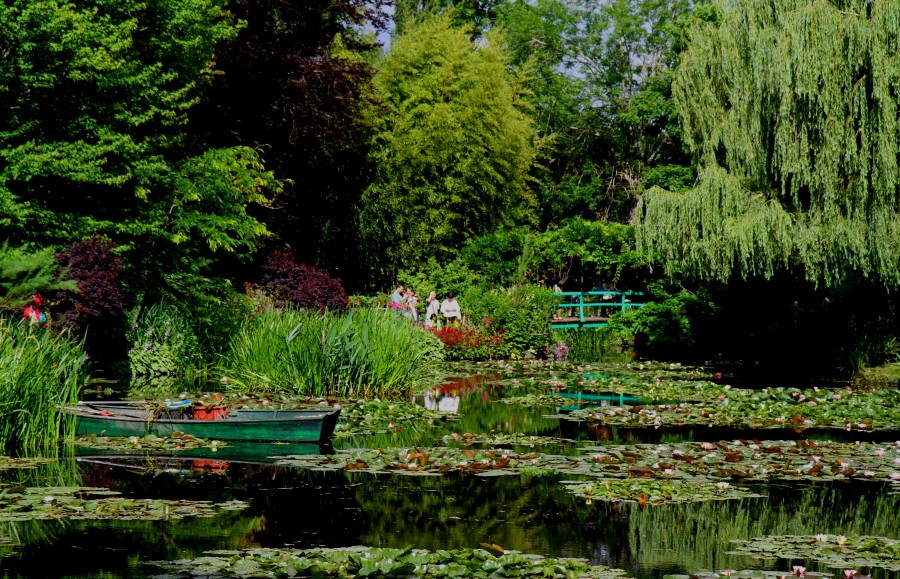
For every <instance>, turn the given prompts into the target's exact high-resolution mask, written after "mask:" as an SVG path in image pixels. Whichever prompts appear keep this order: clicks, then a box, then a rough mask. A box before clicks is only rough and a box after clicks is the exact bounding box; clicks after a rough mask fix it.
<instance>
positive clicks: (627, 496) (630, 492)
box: [563, 478, 763, 506]
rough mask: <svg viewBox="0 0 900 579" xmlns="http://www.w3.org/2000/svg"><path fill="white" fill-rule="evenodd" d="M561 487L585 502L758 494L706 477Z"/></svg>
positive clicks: (605, 481)
mask: <svg viewBox="0 0 900 579" xmlns="http://www.w3.org/2000/svg"><path fill="white" fill-rule="evenodd" d="M563 486H564V487H565V488H566V490H567V491H568V492H570V493H572V494H574V495H575V496H577V497H579V498H582V499H584V501H585V503H587V504H591V502H593V501H595V500H596V501H607V502H610V501H612V502H628V503H638V504H640V505H642V506H643V505H662V504H666V503H695V502H700V501H725V500H732V499H742V498H748V497H761V496H763V495H760V494H758V493H755V492H752V491H750V490H748V489H745V488H741V487H737V486H733V485H731V484H729V483H727V482H718V483H714V482H711V481H708V480H702V479H700V480H668V481H667V480H659V479H636V478H630V479H601V480H592V481H564V482H563Z"/></svg>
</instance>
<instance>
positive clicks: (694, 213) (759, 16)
mask: <svg viewBox="0 0 900 579" xmlns="http://www.w3.org/2000/svg"><path fill="white" fill-rule="evenodd" d="M719 9H720V18H719V19H718V22H717V23H700V24H698V25H697V26H696V27H695V28H694V29H693V30H692V32H691V38H690V43H689V47H688V49H687V50H686V51H685V53H684V54H683V56H682V62H681V64H680V66H679V68H678V71H677V78H676V82H675V84H674V88H673V91H674V98H675V101H676V106H677V108H678V111H679V113H680V115H681V117H682V119H683V123H684V129H685V139H686V142H687V144H688V146H689V147H690V149H691V151H692V153H693V154H694V156H695V161H696V163H697V164H698V167H699V172H698V180H697V183H696V186H695V187H694V189H693V190H691V191H689V192H687V193H683V194H675V193H672V192H668V191H664V190H660V189H653V190H650V191H648V192H647V194H646V195H645V196H644V198H643V200H642V201H641V203H640V205H639V206H638V212H637V225H638V227H637V242H638V247H639V249H640V250H641V251H642V252H644V253H647V254H652V255H655V256H656V257H657V258H658V259H659V261H661V262H662V263H664V264H666V267H667V268H669V270H670V272H671V271H672V270H674V269H675V268H678V269H680V270H681V271H683V272H687V273H689V274H693V275H696V276H697V277H700V278H702V279H714V280H727V279H729V278H732V277H733V276H743V277H745V278H747V277H752V276H763V277H766V278H770V277H772V276H773V275H774V274H775V273H776V272H777V271H779V270H789V271H793V272H795V273H797V274H799V275H801V276H805V277H806V279H808V280H810V281H812V282H814V283H816V284H824V285H828V286H832V285H836V284H839V283H841V282H842V281H845V280H847V279H849V278H850V277H851V276H854V277H855V276H860V277H864V278H867V279H869V280H871V281H874V282H876V283H879V284H883V285H884V286H887V287H894V286H897V285H900V214H898V211H900V177H898V146H900V143H898V141H900V124H898V99H900V3H898V2H897V0H778V1H777V2H773V1H771V0H722V1H721V2H720V4H719Z"/></svg>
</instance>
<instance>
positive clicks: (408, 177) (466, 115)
mask: <svg viewBox="0 0 900 579" xmlns="http://www.w3.org/2000/svg"><path fill="white" fill-rule="evenodd" d="M508 67H509V59H508V57H507V54H506V51H505V49H504V46H503V38H502V36H500V35H497V34H490V35H488V36H487V37H486V38H485V39H484V40H483V41H482V42H480V43H478V44H477V45H473V43H472V41H471V40H470V39H469V37H468V35H467V33H466V31H465V30H463V29H459V28H453V27H452V26H451V23H450V20H449V18H448V17H446V16H440V17H433V18H429V19H426V20H425V21H424V22H422V23H421V24H418V25H416V26H415V27H413V28H412V29H410V30H409V32H407V33H406V34H404V35H403V36H401V37H399V38H396V39H394V41H393V43H392V46H391V50H390V52H389V53H388V54H387V56H386V57H385V59H384V62H383V63H381V64H380V66H379V70H378V74H377V75H376V77H375V79H374V82H373V85H374V86H373V88H374V91H375V95H376V96H377V98H378V99H379V107H378V108H375V109H373V116H374V118H373V123H374V124H375V137H374V143H373V147H372V153H371V159H372V161H373V162H374V163H375V175H374V178H373V181H372V183H371V184H370V185H369V187H368V188H367V190H366V192H365V194H364V195H363V198H362V202H361V207H360V217H359V223H360V228H361V232H362V233H363V235H364V236H365V239H366V240H367V243H366V247H367V248H371V250H372V252H371V253H372V254H374V255H370V258H371V257H375V258H378V257H381V258H386V259H387V264H389V265H390V266H394V267H396V265H399V264H404V263H410V262H415V263H418V264H421V265H425V264H427V263H428V259H429V258H434V259H438V260H440V261H445V260H447V259H448V258H452V257H454V256H455V254H456V253H457V252H458V249H459V247H460V245H461V244H462V242H463V241H464V240H465V239H466V238H468V237H471V236H473V235H478V234H480V233H485V232H488V231H491V230H492V229H494V228H496V227H500V226H503V225H508V224H510V223H511V222H512V220H513V219H514V218H515V217H517V216H519V215H521V214H522V212H523V211H524V209H525V208H526V206H527V205H528V202H529V191H528V188H527V187H526V180H527V177H528V173H529V170H530V169H531V166H532V164H533V163H534V161H535V158H536V155H537V148H538V144H537V135H536V133H535V128H534V126H533V122H532V120H531V118H530V117H529V115H528V114H527V112H526V110H525V106H524V103H523V102H522V99H521V97H520V91H521V88H520V86H519V85H520V82H519V80H518V79H516V78H515V77H513V76H512V75H511V74H510V72H509V68H508Z"/></svg>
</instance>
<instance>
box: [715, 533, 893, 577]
mask: <svg viewBox="0 0 900 579" xmlns="http://www.w3.org/2000/svg"><path fill="white" fill-rule="evenodd" d="M734 542H735V543H736V544H737V547H736V548H735V550H734V551H732V553H735V554H741V555H750V556H752V557H756V558H759V559H773V558H784V559H804V560H807V561H816V562H818V563H820V564H821V565H825V566H827V567H832V568H841V569H856V568H859V567H877V568H882V569H888V570H891V571H900V540H897V539H889V538H885V537H869V536H856V537H845V536H843V535H831V534H821V535H811V536H810V535H767V536H764V537H757V538H754V539H751V540H749V541H734Z"/></svg>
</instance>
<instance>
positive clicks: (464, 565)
mask: <svg viewBox="0 0 900 579" xmlns="http://www.w3.org/2000/svg"><path fill="white" fill-rule="evenodd" d="M149 564H152V565H155V566H158V567H163V568H166V569H168V570H170V571H173V572H178V573H187V574H190V576H217V577H304V576H307V577H308V576H312V577H426V576H427V577H435V578H440V577H482V578H486V577H520V578H523V579H527V578H529V577H534V578H545V579H555V578H559V579H574V578H576V577H582V578H586V579H620V578H623V577H625V572H624V571H622V570H620V569H610V568H609V567H603V566H591V565H590V564H589V563H588V562H586V561H584V560H581V559H568V558H557V559H551V558H545V557H540V556H538V555H528V554H522V553H518V552H512V551H510V552H503V553H500V554H494V553H491V552H489V551H488V550H486V549H459V550H446V551H445V550H440V551H425V550H422V549H412V548H406V549H383V548H370V547H349V548H343V549H246V550H242V551H211V552H209V553H208V555H207V556H204V557H197V558H195V559H182V560H177V561H155V562H152V563H149Z"/></svg>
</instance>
